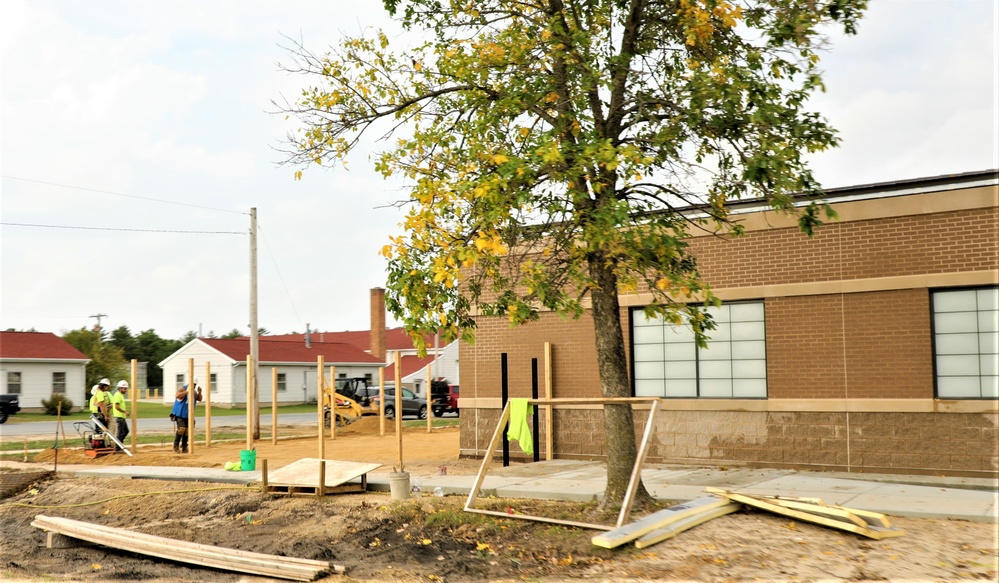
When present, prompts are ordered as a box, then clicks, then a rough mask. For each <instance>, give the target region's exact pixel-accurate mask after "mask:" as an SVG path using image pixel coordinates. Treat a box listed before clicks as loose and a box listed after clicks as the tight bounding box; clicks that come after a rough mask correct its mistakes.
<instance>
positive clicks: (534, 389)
mask: <svg viewBox="0 0 999 583" xmlns="http://www.w3.org/2000/svg"><path fill="white" fill-rule="evenodd" d="M531 398H532V399H534V400H537V399H538V359H536V358H532V359H531ZM538 412H539V409H538V406H537V405H535V406H534V415H533V417H534V420H533V424H534V427H533V429H534V433H532V434H531V439H533V440H534V461H536V462H539V461H541V452H540V451H538V450H539V449H541V448H540V447H539V446H540V442H541V435H540V432H539V431H538Z"/></svg>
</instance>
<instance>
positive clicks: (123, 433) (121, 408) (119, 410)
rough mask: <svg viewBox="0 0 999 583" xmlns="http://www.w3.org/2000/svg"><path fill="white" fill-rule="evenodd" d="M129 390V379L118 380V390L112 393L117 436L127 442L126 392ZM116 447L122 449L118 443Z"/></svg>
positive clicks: (112, 412)
mask: <svg viewBox="0 0 999 583" xmlns="http://www.w3.org/2000/svg"><path fill="white" fill-rule="evenodd" d="M127 392H128V381H124V380H122V381H118V391H117V392H115V393H114V394H113V395H111V416H112V417H114V430H115V437H117V438H118V441H119V442H121V443H125V438H126V437H127V436H128V419H127V417H128V411H126V410H125V393H127ZM115 449H117V450H119V451H121V447H119V446H118V445H117V444H116V445H115Z"/></svg>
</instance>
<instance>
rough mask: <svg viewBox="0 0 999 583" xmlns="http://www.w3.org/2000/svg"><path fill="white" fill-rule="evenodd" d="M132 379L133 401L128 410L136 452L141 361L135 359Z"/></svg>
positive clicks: (133, 446) (133, 447)
mask: <svg viewBox="0 0 999 583" xmlns="http://www.w3.org/2000/svg"><path fill="white" fill-rule="evenodd" d="M130 378H131V379H132V380H130V381H129V382H130V383H132V384H130V385H129V386H130V387H132V390H131V391H129V393H130V394H131V399H130V404H129V405H130V408H129V410H128V415H129V416H130V417H131V418H132V419H131V421H132V451H135V444H136V443H138V441H137V440H138V436H137V435H136V434H137V433H138V432H137V431H136V429H135V425H136V423H138V419H139V418H138V415H137V414H136V411H137V409H138V407H137V405H138V403H139V361H138V360H137V359H135V358H133V359H132V374H131V375H130ZM123 422H124V421H123Z"/></svg>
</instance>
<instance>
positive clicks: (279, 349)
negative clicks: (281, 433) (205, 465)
mask: <svg viewBox="0 0 999 583" xmlns="http://www.w3.org/2000/svg"><path fill="white" fill-rule="evenodd" d="M258 345H259V349H260V356H259V360H260V363H259V369H258V370H259V372H258V374H259V377H258V379H257V387H258V392H259V397H260V401H261V402H263V403H266V402H269V401H270V398H271V397H270V395H271V391H272V388H271V387H272V379H273V373H272V371H274V370H276V372H277V395H278V402H280V403H303V402H314V401H315V400H316V394H317V378H316V364H317V360H318V357H319V356H322V357H323V361H324V364H325V366H326V370H325V371H324V375H325V376H327V377H329V374H330V371H329V367H330V366H335V367H336V373H335V374H336V377H337V378H342V377H366V378H369V379H372V380H373V382H377V381H378V369H380V368H382V366H383V363H382V362H381V361H380V360H379V359H377V358H375V357H374V356H372V355H370V354H368V353H367V352H364V351H363V350H361V349H360V348H357V347H356V346H353V345H351V344H347V343H343V342H312V341H311V340H310V341H309V342H305V341H302V340H299V339H294V338H288V337H269V336H262V337H260V338H259V340H258ZM248 354H250V339H249V338H234V339H221V338H195V339H194V340H191V341H190V342H188V343H187V344H185V345H184V346H182V347H181V348H180V349H179V350H177V351H176V352H174V353H173V354H171V355H170V356H168V357H167V358H165V359H164V360H163V361H162V362H160V363H159V366H160V367H162V368H163V387H164V390H163V393H164V394H163V401H164V402H165V403H170V402H173V398H174V392H175V390H176V389H177V388H179V387H181V386H183V385H185V384H187V381H188V378H187V375H188V370H189V362H190V360H191V359H193V361H194V379H195V382H196V383H197V384H199V385H201V386H202V387H204V386H206V384H205V382H204V378H205V365H206V363H209V364H210V368H211V391H212V392H211V399H212V404H213V405H214V404H220V405H223V406H225V405H242V404H245V403H246V378H247V377H246V360H247V358H246V357H247V355H248Z"/></svg>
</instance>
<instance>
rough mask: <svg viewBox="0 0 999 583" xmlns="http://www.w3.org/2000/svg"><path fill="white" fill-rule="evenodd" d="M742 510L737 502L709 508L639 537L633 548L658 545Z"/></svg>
mask: <svg viewBox="0 0 999 583" xmlns="http://www.w3.org/2000/svg"><path fill="white" fill-rule="evenodd" d="M740 508H742V504H739V503H737V502H731V503H729V504H726V505H725V506H719V507H718V508H711V509H710V510H707V511H705V512H701V513H699V514H693V515H691V516H688V517H687V518H683V519H681V520H678V521H676V522H674V523H673V524H670V525H668V526H664V527H663V528H658V529H656V530H653V531H652V532H650V533H648V534H646V535H643V536H641V537H639V539H638V540H636V541H635V547H636V548H639V549H644V548H645V547H650V546H652V545H654V544H656V543H660V542H662V541H664V540H666V539H669V538H673V537H674V536H676V535H678V534H680V533H681V532H683V531H685V530H690V529H692V528H694V527H695V526H697V525H699V524H704V523H705V522H707V521H709V520H714V519H715V518H718V517H719V516H725V515H726V514H732V513H733V512H736V511H738V510H739V509H740Z"/></svg>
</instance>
